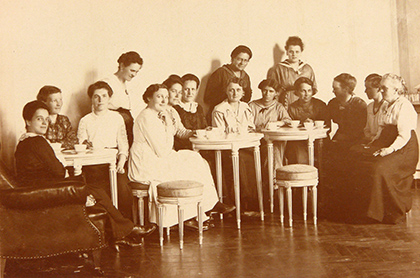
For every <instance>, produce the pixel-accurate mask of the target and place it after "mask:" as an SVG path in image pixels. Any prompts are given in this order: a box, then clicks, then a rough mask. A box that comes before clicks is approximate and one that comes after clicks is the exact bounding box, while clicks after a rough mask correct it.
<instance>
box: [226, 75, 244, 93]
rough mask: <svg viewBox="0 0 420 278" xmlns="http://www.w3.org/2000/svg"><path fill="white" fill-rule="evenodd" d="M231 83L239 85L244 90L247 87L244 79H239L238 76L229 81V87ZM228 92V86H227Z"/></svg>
mask: <svg viewBox="0 0 420 278" xmlns="http://www.w3.org/2000/svg"><path fill="white" fill-rule="evenodd" d="M230 83H234V84H238V85H239V86H241V87H242V89H243V88H244V86H245V81H244V80H243V79H242V78H239V77H236V76H235V77H232V78H231V79H229V81H228V83H227V85H228V86H229V84H230ZM226 90H227V86H226Z"/></svg>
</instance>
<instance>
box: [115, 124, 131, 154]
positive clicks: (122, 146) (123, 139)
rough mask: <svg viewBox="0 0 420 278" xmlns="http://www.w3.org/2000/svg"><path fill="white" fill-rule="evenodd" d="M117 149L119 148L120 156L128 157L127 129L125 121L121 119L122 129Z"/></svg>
mask: <svg viewBox="0 0 420 278" xmlns="http://www.w3.org/2000/svg"><path fill="white" fill-rule="evenodd" d="M117 147H118V155H125V156H126V157H128V149H129V145H128V138H127V131H126V129H125V124H124V120H122V118H121V124H120V128H119V129H118V132H117Z"/></svg>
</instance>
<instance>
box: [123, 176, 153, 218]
mask: <svg viewBox="0 0 420 278" xmlns="http://www.w3.org/2000/svg"><path fill="white" fill-rule="evenodd" d="M128 185H129V186H130V187H131V191H132V193H133V196H134V197H136V198H137V200H138V213H139V221H140V226H144V218H145V209H144V198H147V197H148V196H149V187H150V182H130V183H129V184H128ZM146 207H147V206H146ZM133 219H134V223H136V222H137V221H136V219H137V217H136V213H135V206H133Z"/></svg>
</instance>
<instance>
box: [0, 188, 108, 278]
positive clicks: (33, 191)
mask: <svg viewBox="0 0 420 278" xmlns="http://www.w3.org/2000/svg"><path fill="white" fill-rule="evenodd" d="M86 196H87V188H86V186H85V185H84V183H83V182H79V181H66V182H62V183H59V184H56V185H55V186H53V187H48V188H32V187H31V188H16V189H5V190H0V277H1V278H3V275H4V268H5V265H6V260H8V259H38V258H47V257H52V256H58V255H61V254H66V253H72V252H92V253H93V260H94V264H95V269H99V260H100V249H101V248H103V247H105V246H106V242H105V238H104V230H103V228H104V223H103V218H102V223H97V224H98V225H95V224H94V223H93V222H92V221H94V222H98V221H99V220H101V218H100V217H98V216H97V215H96V216H95V217H94V218H93V219H92V221H91V219H90V218H89V216H88V214H87V212H86V207H85V202H86ZM98 227H99V228H98Z"/></svg>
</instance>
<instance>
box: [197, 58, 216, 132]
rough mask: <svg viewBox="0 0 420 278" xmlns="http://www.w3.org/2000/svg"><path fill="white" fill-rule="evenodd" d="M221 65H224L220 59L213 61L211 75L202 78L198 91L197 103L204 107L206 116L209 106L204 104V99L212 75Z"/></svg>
mask: <svg viewBox="0 0 420 278" xmlns="http://www.w3.org/2000/svg"><path fill="white" fill-rule="evenodd" d="M221 65H222V62H220V60H218V59H214V60H212V61H211V65H210V71H209V73H207V74H206V75H204V76H203V77H201V82H200V89H198V93H197V102H198V103H199V104H200V105H201V106H202V107H203V109H204V114H205V115H207V111H208V105H207V104H205V103H204V100H203V98H204V93H205V92H206V87H207V81H208V80H209V78H210V75H211V74H212V73H213V72H214V71H215V70H216V69H218V68H220V66H221ZM207 124H208V125H211V123H207Z"/></svg>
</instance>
